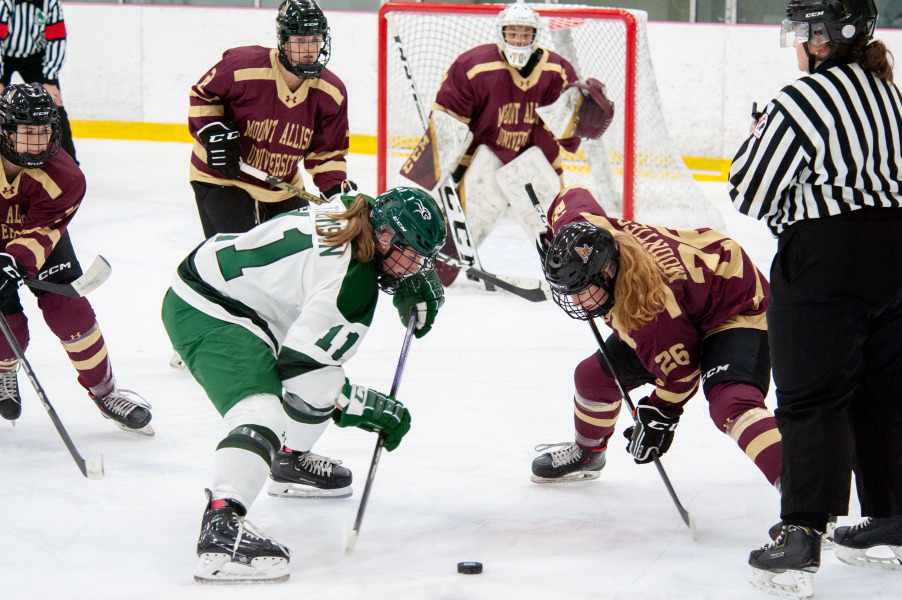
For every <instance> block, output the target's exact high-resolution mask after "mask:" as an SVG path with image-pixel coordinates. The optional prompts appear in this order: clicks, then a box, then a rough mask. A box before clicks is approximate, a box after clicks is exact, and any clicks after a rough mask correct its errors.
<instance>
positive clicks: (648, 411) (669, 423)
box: [623, 397, 683, 465]
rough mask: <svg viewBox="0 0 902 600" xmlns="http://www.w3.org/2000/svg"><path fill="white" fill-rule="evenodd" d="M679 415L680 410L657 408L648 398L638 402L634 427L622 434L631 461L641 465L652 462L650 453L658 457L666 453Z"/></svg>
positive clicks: (681, 412) (678, 420)
mask: <svg viewBox="0 0 902 600" xmlns="http://www.w3.org/2000/svg"><path fill="white" fill-rule="evenodd" d="M681 414H683V409H682V408H658V407H657V406H652V405H651V404H649V402H648V397H645V398H643V399H642V400H640V401H639V404H638V405H637V406H636V425H634V426H633V427H629V428H627V430H626V431H624V432H623V437H625V438H626V439H628V440H629V444H627V446H626V449H627V451H628V452H629V453H630V454H632V455H633V460H635V461H636V462H637V463H638V464H640V465H643V464H645V463H649V462H651V461H653V460H654V455H653V454H652V452H655V453H656V454H657V455H658V456H661V455H663V454H664V453H665V452H667V450H669V449H670V444H671V443H672V442H673V434H674V431H675V430H676V426H677V424H678V423H679V422H680V415H681Z"/></svg>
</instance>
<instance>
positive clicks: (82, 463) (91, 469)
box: [0, 313, 103, 479]
mask: <svg viewBox="0 0 902 600" xmlns="http://www.w3.org/2000/svg"><path fill="white" fill-rule="evenodd" d="M0 329H3V335H4V336H5V337H6V341H7V342H9V346H10V348H12V349H13V354H15V355H16V358H17V359H18V360H19V363H20V364H21V365H22V369H23V370H24V371H25V374H26V375H28V379H29V381H31V385H33V386H34V390H35V392H37V394H38V398H40V400H41V404H43V405H44V408H45V409H47V414H49V415H50V420H51V421H53V425H54V426H55V427H56V430H57V432H58V433H59V434H60V437H61V438H63V443H64V444H66V448H68V449H69V454H71V455H72V459H73V460H74V461H75V464H76V465H78V470H79V471H81V474H82V475H84V476H85V477H87V478H88V479H103V457H100V458H98V459H96V460H91V461H86V460H85V459H83V458H82V457H81V454H79V453H78V449H77V448H76V447H75V444H74V443H73V442H72V438H70V437H69V433H68V432H67V431H66V428H65V427H64V426H63V423H62V421H60V418H59V416H58V415H57V414H56V411H55V410H54V409H53V406H51V404H50V401H49V400H48V399H47V394H46V393H45V392H44V388H43V387H41V384H40V382H38V378H37V376H36V375H35V374H34V371H33V370H32V368H31V365H30V364H29V363H28V360H26V358H25V353H24V352H23V351H22V347H21V346H20V345H19V342H18V340H16V336H15V334H14V333H13V331H12V329H11V328H10V326H9V323H8V322H7V320H6V317H5V316H4V315H3V314H2V313H0Z"/></svg>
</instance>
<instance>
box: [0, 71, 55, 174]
mask: <svg viewBox="0 0 902 600" xmlns="http://www.w3.org/2000/svg"><path fill="white" fill-rule="evenodd" d="M60 137H61V133H60V121H59V110H58V109H57V107H56V104H55V103H54V102H53V98H51V97H50V94H49V93H48V92H47V90H45V89H44V86H42V85H41V84H40V83H29V84H13V85H9V86H7V87H6V89H5V90H4V91H3V94H2V95H0V154H2V155H3V157H4V158H6V160H8V161H9V162H11V163H13V164H14V165H16V166H19V167H25V168H26V169H34V168H38V167H41V166H43V165H45V164H46V163H47V161H49V160H50V159H51V158H53V156H54V155H55V154H56V153H57V152H59V150H60Z"/></svg>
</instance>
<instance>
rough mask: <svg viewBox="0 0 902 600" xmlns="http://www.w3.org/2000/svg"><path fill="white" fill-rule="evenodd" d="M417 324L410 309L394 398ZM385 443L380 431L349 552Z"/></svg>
mask: <svg viewBox="0 0 902 600" xmlns="http://www.w3.org/2000/svg"><path fill="white" fill-rule="evenodd" d="M416 325H417V310H416V308H413V309H411V311H410V317H409V319H408V322H407V333H406V334H405V335H404V343H403V344H402V346H401V356H400V357H399V358H398V366H397V368H396V369H395V379H394V381H392V384H391V391H390V392H389V396H391V397H392V398H394V397H395V396H396V395H397V394H398V388H399V387H400V386H401V374H402V373H404V365H405V364H406V363H407V353H408V351H409V350H410V342H411V340H412V339H413V332H414V329H416ZM384 444H385V436H384V435H383V434H382V433H380V434H379V439H378V440H376V448H375V450H373V460H372V461H371V462H370V471H369V473H367V476H366V484H365V485H364V486H363V495H362V496H361V497H360V507H359V508H358V509H357V519H355V521H354V529H353V531H351V538H350V540H349V542H350V543H349V545H348V546H347V547H346V548H345V550H346V551H347V552H348V553H349V554H350V553H351V552H352V551H353V550H354V544H355V543H356V541H357V535H358V534H359V533H360V525H361V523H363V513H364V511H366V505H367V502H368V501H369V498H370V491H371V490H372V487H373V481H374V480H375V479H376V468H377V467H378V466H379V458H380V456H381V454H382V447H383V445H384Z"/></svg>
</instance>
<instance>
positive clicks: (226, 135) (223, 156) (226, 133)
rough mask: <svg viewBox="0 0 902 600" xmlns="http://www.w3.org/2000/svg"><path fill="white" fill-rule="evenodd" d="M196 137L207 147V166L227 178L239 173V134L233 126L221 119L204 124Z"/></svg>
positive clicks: (236, 175)
mask: <svg viewBox="0 0 902 600" xmlns="http://www.w3.org/2000/svg"><path fill="white" fill-rule="evenodd" d="M197 137H198V138H200V141H201V142H202V143H203V145H204V148H206V149H207V166H208V167H210V168H211V169H213V170H214V171H219V172H220V173H222V174H223V175H225V176H226V177H228V178H229V179H238V177H239V175H240V174H241V165H240V163H241V140H240V139H239V138H240V137H241V136H240V134H239V133H238V130H237V129H235V126H234V125H232V124H226V123H223V122H221V121H214V122H213V123H208V124H206V125H204V126H203V127H202V128H201V129H199V130H198V131H197Z"/></svg>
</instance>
